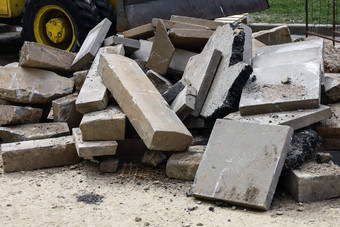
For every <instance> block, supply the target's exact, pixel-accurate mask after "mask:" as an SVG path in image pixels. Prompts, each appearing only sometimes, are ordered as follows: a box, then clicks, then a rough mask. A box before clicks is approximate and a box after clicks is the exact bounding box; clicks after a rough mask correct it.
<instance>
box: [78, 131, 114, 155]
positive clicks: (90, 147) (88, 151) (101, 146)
mask: <svg viewBox="0 0 340 227" xmlns="http://www.w3.org/2000/svg"><path fill="white" fill-rule="evenodd" d="M72 135H73V139H74V142H75V145H76V149H77V153H78V156H79V157H81V158H90V157H96V156H105V155H115V154H116V151H117V146H118V143H117V142H116V141H86V142H85V141H83V138H82V133H81V130H80V129H79V128H73V129H72Z"/></svg>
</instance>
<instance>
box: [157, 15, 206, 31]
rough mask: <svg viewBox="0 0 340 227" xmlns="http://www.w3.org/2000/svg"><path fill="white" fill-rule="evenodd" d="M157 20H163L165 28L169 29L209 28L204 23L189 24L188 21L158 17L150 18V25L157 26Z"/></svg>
mask: <svg viewBox="0 0 340 227" xmlns="http://www.w3.org/2000/svg"><path fill="white" fill-rule="evenodd" d="M159 21H163V23H164V26H165V28H166V30H170V29H173V28H184V29H206V30H209V28H208V27H207V26H204V25H197V24H189V23H183V22H177V21H170V20H163V19H158V18H153V19H152V22H151V24H152V26H153V27H157V25H158V22H159Z"/></svg>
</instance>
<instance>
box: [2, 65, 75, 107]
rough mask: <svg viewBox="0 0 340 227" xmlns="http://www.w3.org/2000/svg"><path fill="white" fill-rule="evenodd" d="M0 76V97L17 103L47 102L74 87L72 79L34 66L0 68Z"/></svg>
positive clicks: (65, 93)
mask: <svg viewBox="0 0 340 227" xmlns="http://www.w3.org/2000/svg"><path fill="white" fill-rule="evenodd" d="M0 78H1V79H0V81H1V83H0V99H4V100H7V101H12V102H17V103H30V104H45V103H49V102H51V101H52V100H54V99H57V98H59V97H62V96H64V95H67V94H70V93H72V91H73V87H74V82H73V79H69V78H65V77H62V76H59V75H57V74H56V73H54V72H50V71H46V70H42V69H34V68H25V67H18V68H2V69H0Z"/></svg>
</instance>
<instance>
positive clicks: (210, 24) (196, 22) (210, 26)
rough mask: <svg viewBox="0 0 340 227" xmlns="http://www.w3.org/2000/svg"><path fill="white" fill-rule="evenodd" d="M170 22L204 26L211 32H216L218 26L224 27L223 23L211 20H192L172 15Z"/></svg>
mask: <svg viewBox="0 0 340 227" xmlns="http://www.w3.org/2000/svg"><path fill="white" fill-rule="evenodd" d="M170 20H171V21H174V22H182V23H186V24H194V25H199V26H204V27H206V28H207V29H211V30H216V29H217V27H218V26H223V25H224V23H222V22H216V21H213V20H206V19H201V18H193V17H184V16H178V15H172V16H171V19H170Z"/></svg>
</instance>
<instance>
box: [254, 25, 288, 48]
mask: <svg viewBox="0 0 340 227" xmlns="http://www.w3.org/2000/svg"><path fill="white" fill-rule="evenodd" d="M253 38H254V39H257V40H258V41H260V42H262V43H264V44H266V45H277V44H283V43H291V42H292V37H291V36H290V30H289V28H288V27H287V26H286V25H282V26H280V27H276V28H272V29H270V30H263V31H259V32H255V33H253Z"/></svg>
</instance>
